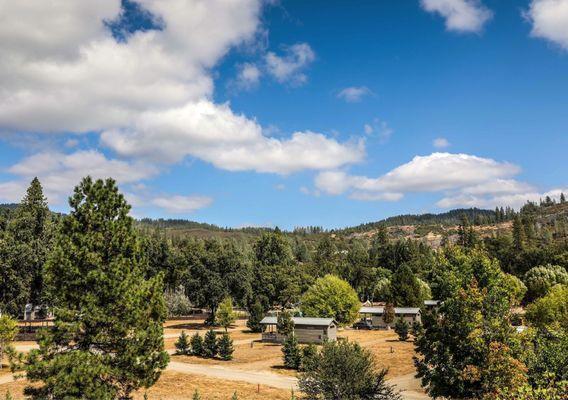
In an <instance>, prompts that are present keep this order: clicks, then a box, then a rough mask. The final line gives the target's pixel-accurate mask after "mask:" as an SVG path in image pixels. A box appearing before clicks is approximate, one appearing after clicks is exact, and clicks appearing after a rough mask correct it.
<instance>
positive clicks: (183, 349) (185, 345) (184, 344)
mask: <svg viewBox="0 0 568 400" xmlns="http://www.w3.org/2000/svg"><path fill="white" fill-rule="evenodd" d="M175 346H176V354H180V355H188V354H189V353H190V352H191V345H190V344H189V339H188V336H187V334H186V333H185V331H181V335H179V338H178V340H177V342H176V343H175Z"/></svg>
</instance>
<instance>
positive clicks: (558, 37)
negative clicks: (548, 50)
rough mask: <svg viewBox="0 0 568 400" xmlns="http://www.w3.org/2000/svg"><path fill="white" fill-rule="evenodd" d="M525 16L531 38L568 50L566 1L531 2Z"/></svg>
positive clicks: (567, 11) (539, 0) (567, 3)
mask: <svg viewBox="0 0 568 400" xmlns="http://www.w3.org/2000/svg"><path fill="white" fill-rule="evenodd" d="M525 16H526V18H527V19H528V20H529V21H530V22H531V24H532V31H531V35H532V36H534V37H538V38H542V39H546V40H548V41H550V42H552V43H555V44H557V45H559V46H561V47H562V48H564V50H568V0H532V1H531V3H530V6H529V9H528V11H527V12H526V13H525Z"/></svg>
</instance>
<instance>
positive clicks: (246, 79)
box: [235, 63, 262, 90]
mask: <svg viewBox="0 0 568 400" xmlns="http://www.w3.org/2000/svg"><path fill="white" fill-rule="evenodd" d="M261 75H262V73H261V71H260V69H259V68H258V67H257V66H256V65H255V64H251V63H244V64H241V65H239V67H238V74H237V79H236V81H235V84H236V86H237V88H238V89H241V90H250V89H253V88H255V87H256V86H258V83H259V81H260V77H261Z"/></svg>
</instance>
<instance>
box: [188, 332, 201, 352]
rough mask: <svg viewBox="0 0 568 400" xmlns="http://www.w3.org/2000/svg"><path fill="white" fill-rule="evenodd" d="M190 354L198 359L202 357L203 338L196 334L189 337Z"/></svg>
mask: <svg viewBox="0 0 568 400" xmlns="http://www.w3.org/2000/svg"><path fill="white" fill-rule="evenodd" d="M190 344H191V354H193V355H194V356H198V357H203V338H202V337H201V335H200V334H199V333H197V332H195V334H194V335H193V336H192V337H191V340H190Z"/></svg>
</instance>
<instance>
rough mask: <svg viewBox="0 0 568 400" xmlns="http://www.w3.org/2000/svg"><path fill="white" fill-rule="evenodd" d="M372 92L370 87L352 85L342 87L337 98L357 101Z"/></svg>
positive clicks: (350, 101) (351, 101) (352, 101)
mask: <svg viewBox="0 0 568 400" xmlns="http://www.w3.org/2000/svg"><path fill="white" fill-rule="evenodd" d="M368 94H371V91H370V90H369V88H367V87H365V86H351V87H347V88H345V89H342V90H341V91H340V92H339V93H338V94H337V98H339V99H343V100H345V101H346V102H348V103H357V102H359V101H361V100H362V99H363V97H365V96H366V95H368Z"/></svg>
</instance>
